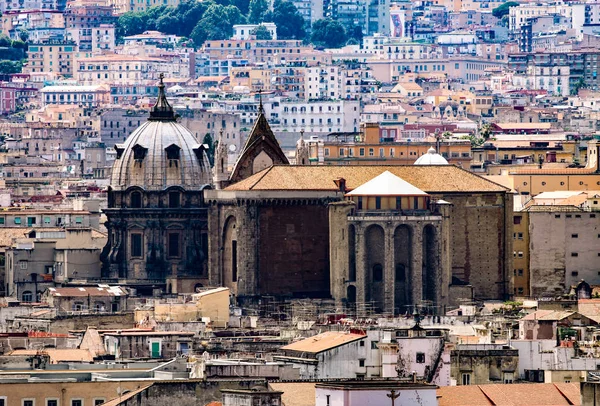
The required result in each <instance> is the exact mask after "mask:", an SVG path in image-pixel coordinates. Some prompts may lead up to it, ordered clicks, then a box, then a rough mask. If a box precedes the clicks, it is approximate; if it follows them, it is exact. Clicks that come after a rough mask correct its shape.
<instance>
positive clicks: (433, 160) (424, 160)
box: [415, 147, 448, 165]
mask: <svg viewBox="0 0 600 406" xmlns="http://www.w3.org/2000/svg"><path fill="white" fill-rule="evenodd" d="M415 165H448V161H446V158H444V157H443V156H441V155H440V154H438V153H437V152H436V151H435V148H433V147H431V148H429V150H428V151H427V153H426V154H424V155H421V156H420V157H419V158H418V159H417V160H416V161H415Z"/></svg>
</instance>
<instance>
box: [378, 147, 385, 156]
mask: <svg viewBox="0 0 600 406" xmlns="http://www.w3.org/2000/svg"><path fill="white" fill-rule="evenodd" d="M384 156H385V155H384V152H383V148H379V157H381V158H383V157H384Z"/></svg>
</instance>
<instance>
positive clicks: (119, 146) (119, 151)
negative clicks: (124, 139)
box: [115, 144, 125, 159]
mask: <svg viewBox="0 0 600 406" xmlns="http://www.w3.org/2000/svg"><path fill="white" fill-rule="evenodd" d="M115 151H116V152H117V159H121V157H122V156H123V152H124V151H125V147H124V146H123V144H116V145H115Z"/></svg>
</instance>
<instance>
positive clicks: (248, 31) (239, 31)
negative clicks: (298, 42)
mask: <svg viewBox="0 0 600 406" xmlns="http://www.w3.org/2000/svg"><path fill="white" fill-rule="evenodd" d="M261 25H262V26H263V27H265V28H266V29H267V31H269V33H270V34H271V39H272V40H276V39H277V26H276V25H275V23H260V24H236V25H234V26H233V39H236V40H239V41H241V40H249V39H253V38H252V37H253V36H254V30H256V29H257V28H258V27H260V26H261Z"/></svg>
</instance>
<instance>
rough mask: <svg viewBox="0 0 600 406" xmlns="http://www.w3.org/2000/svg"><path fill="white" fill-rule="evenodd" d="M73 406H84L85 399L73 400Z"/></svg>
mask: <svg viewBox="0 0 600 406" xmlns="http://www.w3.org/2000/svg"><path fill="white" fill-rule="evenodd" d="M71 406H83V399H71Z"/></svg>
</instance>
